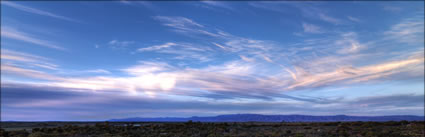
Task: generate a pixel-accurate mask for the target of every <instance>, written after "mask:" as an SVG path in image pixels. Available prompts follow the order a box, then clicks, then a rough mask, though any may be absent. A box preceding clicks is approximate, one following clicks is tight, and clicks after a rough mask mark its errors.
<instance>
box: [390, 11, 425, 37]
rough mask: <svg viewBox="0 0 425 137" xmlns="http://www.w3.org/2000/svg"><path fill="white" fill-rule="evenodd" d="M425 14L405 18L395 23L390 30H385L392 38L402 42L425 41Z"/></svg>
mask: <svg viewBox="0 0 425 137" xmlns="http://www.w3.org/2000/svg"><path fill="white" fill-rule="evenodd" d="M423 18H424V16H423V14H422V15H419V16H416V17H412V18H408V19H404V20H403V21H401V22H400V23H398V24H396V25H393V26H392V27H391V29H390V30H388V31H386V32H384V34H385V35H387V36H389V38H391V39H396V40H398V41H400V42H404V43H409V44H415V43H424V39H423V37H424V19H423Z"/></svg>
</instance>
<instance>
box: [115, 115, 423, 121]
mask: <svg viewBox="0 0 425 137" xmlns="http://www.w3.org/2000/svg"><path fill="white" fill-rule="evenodd" d="M424 118H425V117H424V116H413V115H392V116H347V115H334V116H310V115H260V114H231V115H218V116H209V117H197V116H193V117H189V118H179V117H158V118H140V117H135V118H123V119H111V120H108V121H122V122H126V121H128V122H129V121H134V122H186V121H189V120H192V121H194V122H196V121H199V122H282V121H285V122H333V121H401V120H407V121H424Z"/></svg>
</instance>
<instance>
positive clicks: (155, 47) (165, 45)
mask: <svg viewBox="0 0 425 137" xmlns="http://www.w3.org/2000/svg"><path fill="white" fill-rule="evenodd" d="M175 45H177V44H176V43H172V42H168V43H165V44H162V45H155V46H150V47H146V48H139V49H138V50H137V51H140V52H143V51H154V50H160V49H163V48H169V47H171V46H175Z"/></svg>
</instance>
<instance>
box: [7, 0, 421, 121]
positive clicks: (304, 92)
mask: <svg viewBox="0 0 425 137" xmlns="http://www.w3.org/2000/svg"><path fill="white" fill-rule="evenodd" d="M3 3H6V4H5V6H4V7H2V8H4V12H3V13H2V26H1V28H2V43H1V45H2V47H1V48H2V49H1V60H2V64H1V68H2V69H1V73H2V76H1V77H2V82H1V88H2V100H3V99H4V101H3V102H2V111H1V113H2V120H24V121H25V120H105V119H112V118H123V117H138V116H144V117H156V116H182V117H188V116H209V115H220V114H234V113H258V114H313V115H336V114H346V115H424V113H423V111H424V109H423V105H424V100H423V98H420V97H423V96H424V94H423V90H424V84H423V83H424V71H423V70H424V47H423V44H424V39H423V37H424V31H423V30H424V29H423V26H424V20H423V17H424V12H423V8H424V7H423V6H418V5H415V2H412V3H408V2H406V3H403V4H402V5H401V6H399V7H398V8H400V9H403V10H400V11H399V12H403V13H404V14H403V16H394V14H400V13H395V12H389V11H388V10H386V9H385V7H382V5H381V4H379V2H374V3H362V2H360V3H352V6H353V7H352V8H349V7H346V9H345V10H343V13H341V12H339V10H340V9H339V8H335V6H338V5H339V4H341V3H333V4H331V3H332V2H313V3H312V2H240V3H232V2H187V3H177V2H176V3H172V2H150V3H149V6H148V7H147V6H137V5H135V6H128V5H134V4H139V3H135V2H125V3H124V4H123V3H122V2H101V3H102V4H104V7H96V5H94V4H90V3H85V4H81V3H67V4H69V5H70V6H71V7H74V8H80V9H81V11H79V12H81V13H83V12H86V13H92V14H89V15H84V14H79V13H76V14H75V16H69V17H65V16H60V15H66V13H67V12H69V11H68V10H71V9H68V8H64V9H58V8H54V6H53V5H49V4H48V3H40V2H9V1H8V2H2V6H3ZM419 3H420V2H419ZM61 4H64V5H67V4H65V3H61V2H59V3H58V5H59V6H60V5H61ZM58 5H56V6H58ZM422 5H423V2H422ZM33 6H36V7H42V8H43V10H46V11H42V10H39V9H37V8H34V7H33ZM356 6H366V7H367V8H371V9H374V10H376V11H374V12H372V13H373V14H376V15H374V17H371V16H369V14H370V13H369V12H367V13H366V12H357V10H356V8H355V7H356ZM392 6H397V4H396V3H395V4H393V5H392ZM95 7H96V9H97V10H96V11H95V10H94V9H93V8H95ZM152 7H155V9H153V8H152ZM162 8H163V9H167V11H165V10H161V9H162ZM377 8H379V9H377ZM16 9H18V10H16ZM108 9H109V10H108ZM181 9H187V10H191V11H192V12H189V13H188V12H181V11H180V10H181ZM420 9H422V10H420ZM103 10H104V11H105V12H100V11H103ZM47 11H51V12H47ZM135 11H139V12H140V14H139V13H137V14H136V13H134V12H135ZM27 13H32V14H27ZM241 13H246V14H241ZM18 15H21V16H18ZM38 15H43V16H47V17H51V18H52V19H60V20H65V21H68V22H67V23H59V24H52V22H50V21H49V20H43V19H42V17H40V16H38ZM77 15H78V16H77ZM106 15H108V16H106ZM120 15H126V17H123V16H120ZM207 15H208V16H209V17H210V18H203V17H204V16H207ZM375 17H379V18H375ZM3 18H4V19H5V20H6V21H4V22H3ZM75 19H81V21H75ZM29 20H37V21H36V22H35V23H34V24H27V23H26V22H28V21H29ZM118 20H119V21H118ZM80 22H85V23H84V24H81V23H80ZM32 25H34V26H37V27H31V26H32ZM77 28H78V29H77ZM105 28H109V29H105ZM59 45H60V46H59ZM93 45H94V46H93ZM20 94H22V95H24V94H25V95H26V96H19V95H20ZM26 100H31V102H32V103H28V102H27V101H26ZM395 100H396V101H395ZM392 102H393V103H392ZM421 106H422V107H421ZM55 110H61V111H60V112H56V111H55ZM110 111H114V113H110V114H105V113H104V112H110ZM49 115H51V116H49ZM96 116H97V118H95V117H96Z"/></svg>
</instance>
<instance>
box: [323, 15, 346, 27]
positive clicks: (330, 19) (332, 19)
mask: <svg viewBox="0 0 425 137" xmlns="http://www.w3.org/2000/svg"><path fill="white" fill-rule="evenodd" d="M318 15H319V18H320V19H321V20H323V21H326V22H329V23H332V24H335V25H339V24H341V22H342V21H341V20H340V19H337V18H335V17H331V16H329V15H326V14H324V13H319V14H318Z"/></svg>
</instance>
